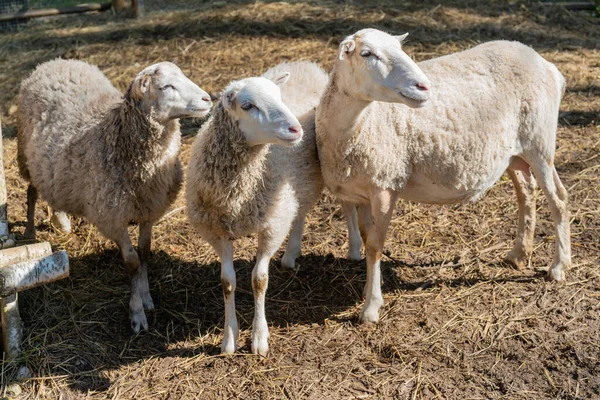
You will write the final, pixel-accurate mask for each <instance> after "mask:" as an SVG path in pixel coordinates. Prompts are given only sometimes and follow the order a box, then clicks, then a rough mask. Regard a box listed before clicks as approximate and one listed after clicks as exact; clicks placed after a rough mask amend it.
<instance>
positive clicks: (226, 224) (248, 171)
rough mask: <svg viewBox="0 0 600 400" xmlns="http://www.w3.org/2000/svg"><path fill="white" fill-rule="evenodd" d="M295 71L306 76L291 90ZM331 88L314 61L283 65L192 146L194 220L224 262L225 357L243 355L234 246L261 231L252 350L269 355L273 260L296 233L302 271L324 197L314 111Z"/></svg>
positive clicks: (290, 253) (239, 90) (231, 100)
mask: <svg viewBox="0 0 600 400" xmlns="http://www.w3.org/2000/svg"><path fill="white" fill-rule="evenodd" d="M287 71H292V72H298V74H297V75H292V76H293V78H292V79H290V81H289V82H288V83H287V84H286V82H287V81H288V79H289V77H290V73H289V72H287ZM326 83H327V75H326V74H325V72H323V71H322V70H321V69H320V68H319V67H318V66H316V64H312V63H290V64H282V65H279V66H277V67H274V68H273V69H271V70H269V71H267V72H266V73H265V74H264V75H263V76H262V77H253V78H246V79H242V80H239V81H234V82H232V83H230V84H229V85H228V86H227V87H226V88H225V90H224V91H223V93H222V95H221V101H220V102H219V103H218V104H217V105H216V106H215V110H214V112H213V115H212V116H211V118H210V119H209V120H208V121H207V122H206V123H205V124H204V126H203V127H202V128H201V130H200V132H199V134H198V136H197V138H196V139H195V141H194V144H193V145H192V151H191V158H190V163H189V166H188V170H187V180H186V201H187V210H188V217H189V220H190V222H191V224H192V225H193V226H194V227H195V228H196V230H197V231H198V233H199V234H200V236H201V237H202V238H203V239H204V240H206V241H207V242H208V243H209V244H210V245H211V246H212V247H213V248H214V249H215V251H216V252H217V254H218V255H219V258H220V261H221V284H222V290H223V297H224V301H225V329H224V338H223V343H222V346H221V351H222V353H224V354H231V353H234V352H235V351H236V350H237V339H238V323H237V318H236V314H235V289H236V275H235V271H234V269H233V242H232V241H233V240H234V239H236V238H239V237H243V236H247V235H250V234H254V233H257V234H258V252H257V256H256V264H255V266H254V269H253V271H252V288H253V292H254V302H255V303H254V304H255V314H254V322H253V331H252V346H251V347H252V352H253V353H254V354H260V355H263V356H265V355H267V353H268V351H269V346H268V337H269V331H268V327H267V321H266V318H265V310H264V306H265V304H264V303H265V293H266V289H267V284H268V279H269V278H268V267H269V261H270V259H271V257H272V256H273V254H274V253H275V252H276V251H277V249H278V248H279V247H280V246H281V243H282V242H283V240H284V239H285V237H286V235H287V233H288V232H290V227H291V232H290V239H289V241H288V245H287V248H286V251H285V254H284V256H283V258H282V261H281V262H282V264H283V265H284V266H287V267H290V268H293V267H294V263H295V258H296V257H298V256H299V255H300V243H301V239H302V231H303V226H304V218H305V215H306V213H307V212H308V211H309V210H310V209H311V208H312V207H313V205H314V204H315V203H316V202H317V200H318V198H319V197H320V195H321V193H322V190H323V179H322V176H321V170H320V168H319V161H318V158H317V148H316V143H315V131H314V107H315V106H316V105H317V104H318V101H319V98H320V95H321V93H322V91H323V89H324V88H325V85H326ZM284 84H285V86H283V85H284ZM280 87H281V89H280ZM282 100H283V101H282ZM284 103H285V104H284ZM288 106H289V107H288ZM296 115H298V118H297V117H296ZM356 235H357V236H360V234H358V233H357V234H356ZM359 251H360V247H359Z"/></svg>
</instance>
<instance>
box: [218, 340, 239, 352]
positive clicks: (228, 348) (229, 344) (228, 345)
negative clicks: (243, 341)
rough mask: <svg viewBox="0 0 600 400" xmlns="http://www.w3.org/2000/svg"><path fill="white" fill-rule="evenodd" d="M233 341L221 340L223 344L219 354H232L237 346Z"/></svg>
mask: <svg viewBox="0 0 600 400" xmlns="http://www.w3.org/2000/svg"><path fill="white" fill-rule="evenodd" d="M235 342H236V341H235V340H227V338H224V339H223V343H222V344H221V354H233V353H235V351H236V350H237V345H236V343H235Z"/></svg>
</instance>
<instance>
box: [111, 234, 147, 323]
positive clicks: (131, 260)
mask: <svg viewBox="0 0 600 400" xmlns="http://www.w3.org/2000/svg"><path fill="white" fill-rule="evenodd" d="M107 236H108V235H107ZM109 238H110V239H112V240H113V241H114V242H115V243H116V244H117V246H119V250H121V256H122V257H123V263H124V264H125V272H127V275H129V277H130V278H131V298H130V300H129V316H130V319H131V329H133V331H134V332H135V333H138V332H139V331H140V330H141V329H145V330H147V329H148V320H147V319H146V313H144V307H143V301H142V297H141V294H140V293H141V282H140V279H139V275H138V274H139V270H140V259H139V257H138V254H137V253H136V251H135V250H134V248H133V245H132V244H131V239H130V238H129V234H128V233H127V228H123V229H120V230H119V231H118V232H115V234H114V235H112V236H109Z"/></svg>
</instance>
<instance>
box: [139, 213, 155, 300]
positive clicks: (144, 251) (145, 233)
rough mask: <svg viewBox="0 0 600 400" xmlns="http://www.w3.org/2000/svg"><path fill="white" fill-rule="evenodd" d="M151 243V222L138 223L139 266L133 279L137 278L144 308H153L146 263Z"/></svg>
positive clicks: (148, 258)
mask: <svg viewBox="0 0 600 400" xmlns="http://www.w3.org/2000/svg"><path fill="white" fill-rule="evenodd" d="M151 244H152V223H150V222H142V223H140V238H139V240H138V252H139V256H140V267H139V268H138V272H137V273H136V277H135V279H137V280H138V283H139V286H138V288H139V290H140V296H141V297H142V304H143V305H144V308H145V309H146V310H154V302H153V301H152V296H150V285H149V284H148V263H149V260H150V247H151Z"/></svg>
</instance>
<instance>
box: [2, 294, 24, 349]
mask: <svg viewBox="0 0 600 400" xmlns="http://www.w3.org/2000/svg"><path fill="white" fill-rule="evenodd" d="M17 296H18V295H17V293H13V294H11V295H9V296H7V297H4V298H2V299H0V320H1V321H2V343H3V345H4V352H5V353H6V355H7V356H8V358H9V359H14V358H16V357H18V356H19V355H20V354H21V342H22V341H23V327H22V323H21V315H20V314H19V302H18V301H17Z"/></svg>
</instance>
